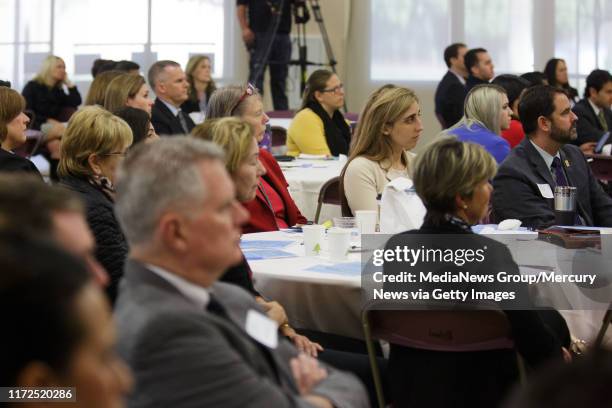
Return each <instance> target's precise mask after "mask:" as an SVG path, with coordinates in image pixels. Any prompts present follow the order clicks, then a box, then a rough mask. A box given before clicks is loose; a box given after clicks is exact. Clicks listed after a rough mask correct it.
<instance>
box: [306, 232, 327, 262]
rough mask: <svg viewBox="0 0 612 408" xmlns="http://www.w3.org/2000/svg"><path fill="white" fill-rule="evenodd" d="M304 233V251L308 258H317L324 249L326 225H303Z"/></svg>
mask: <svg viewBox="0 0 612 408" xmlns="http://www.w3.org/2000/svg"><path fill="white" fill-rule="evenodd" d="M302 231H303V232H304V251H305V254H306V256H317V255H319V254H320V253H321V249H322V248H323V240H324V239H325V226H324V225H303V226H302Z"/></svg>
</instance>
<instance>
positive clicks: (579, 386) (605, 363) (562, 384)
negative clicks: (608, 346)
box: [503, 350, 612, 408]
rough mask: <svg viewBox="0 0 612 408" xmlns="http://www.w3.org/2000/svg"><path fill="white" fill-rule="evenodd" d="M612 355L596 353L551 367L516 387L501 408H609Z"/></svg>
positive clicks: (607, 351) (611, 403) (601, 352)
mask: <svg viewBox="0 0 612 408" xmlns="http://www.w3.org/2000/svg"><path fill="white" fill-rule="evenodd" d="M611 381H612V354H611V353H610V351H609V350H597V351H595V352H593V353H590V354H588V355H586V356H584V357H583V358H579V359H576V360H575V361H574V362H573V363H572V364H551V365H550V366H548V367H546V368H545V369H543V370H540V371H538V372H537V373H534V374H533V375H532V376H530V377H529V381H528V382H527V383H526V384H524V385H523V386H521V387H517V389H516V392H515V394H514V395H513V396H512V397H511V398H510V399H509V401H508V402H507V403H506V404H504V405H503V407H504V408H574V407H609V406H612V395H610V391H609V390H610V382H611Z"/></svg>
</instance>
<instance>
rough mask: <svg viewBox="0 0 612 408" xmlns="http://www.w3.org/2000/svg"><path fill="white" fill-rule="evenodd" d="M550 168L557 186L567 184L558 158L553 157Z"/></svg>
mask: <svg viewBox="0 0 612 408" xmlns="http://www.w3.org/2000/svg"><path fill="white" fill-rule="evenodd" d="M550 168H551V169H552V173H553V178H554V179H555V184H556V185H557V186H561V187H563V186H565V187H567V186H569V183H568V182H567V178H566V177H565V172H564V171H563V166H562V165H561V159H560V158H558V157H555V158H554V159H553V162H552V165H551V166H550Z"/></svg>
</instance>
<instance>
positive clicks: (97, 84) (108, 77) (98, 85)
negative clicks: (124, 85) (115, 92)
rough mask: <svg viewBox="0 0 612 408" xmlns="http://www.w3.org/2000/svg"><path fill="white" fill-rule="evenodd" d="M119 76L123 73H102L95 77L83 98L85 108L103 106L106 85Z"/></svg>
mask: <svg viewBox="0 0 612 408" xmlns="http://www.w3.org/2000/svg"><path fill="white" fill-rule="evenodd" d="M119 75H123V72H121V71H104V72H100V73H99V74H98V75H96V76H95V78H94V80H93V81H92V82H91V85H90V86H89V91H88V92H87V97H86V98H85V106H91V105H98V106H104V95H105V94H106V88H108V84H110V82H111V81H112V80H113V79H115V78H117V77H118V76H119Z"/></svg>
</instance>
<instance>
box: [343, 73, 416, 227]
mask: <svg viewBox="0 0 612 408" xmlns="http://www.w3.org/2000/svg"><path fill="white" fill-rule="evenodd" d="M422 131H423V124H422V122H421V108H420V106H419V101H418V98H417V96H416V94H415V93H414V92H413V91H412V90H410V89H407V88H403V87H392V86H388V85H386V86H384V87H382V88H381V89H378V90H377V91H375V92H374V93H373V94H372V95H370V97H369V98H368V101H367V102H366V106H365V108H364V110H363V112H362V113H361V115H360V120H359V124H358V126H357V129H356V131H355V137H354V141H353V146H352V148H351V152H350V156H349V160H348V162H347V164H346V166H345V167H344V169H343V170H342V174H341V176H340V179H341V190H343V192H344V194H343V195H342V194H341V197H342V210H343V213H344V214H345V215H348V214H349V213H351V214H354V213H355V211H358V210H377V209H378V203H377V198H378V197H379V196H380V194H382V192H383V189H384V188H385V186H386V185H387V183H388V182H389V181H391V180H393V179H395V178H397V177H408V176H409V166H410V160H411V157H412V156H414V154H412V153H410V152H409V150H411V149H413V148H414V147H415V146H416V144H417V142H418V140H419V137H420V135H421V132H422Z"/></svg>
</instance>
